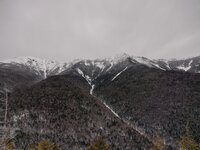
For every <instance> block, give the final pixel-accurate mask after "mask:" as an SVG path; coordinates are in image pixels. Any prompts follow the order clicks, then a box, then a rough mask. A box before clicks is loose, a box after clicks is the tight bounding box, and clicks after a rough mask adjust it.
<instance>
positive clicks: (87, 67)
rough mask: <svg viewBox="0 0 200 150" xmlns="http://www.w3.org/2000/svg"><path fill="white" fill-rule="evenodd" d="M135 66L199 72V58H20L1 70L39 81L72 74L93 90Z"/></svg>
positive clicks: (2, 64)
mask: <svg viewBox="0 0 200 150" xmlns="http://www.w3.org/2000/svg"><path fill="white" fill-rule="evenodd" d="M133 65H145V66H147V67H150V68H155V69H160V70H163V71H167V70H175V71H187V72H192V73H200V57H193V58H188V59H182V60H164V59H158V60H151V59H148V58H145V57H138V56H131V55H128V54H125V53H123V54H119V55H116V56H113V57H109V58H103V59H95V60H75V61H72V62H65V63H60V62H57V61H52V60H46V59H40V58H34V57H17V58H13V59H7V60H3V61H0V70H1V71H2V72H4V74H5V72H7V74H8V75H10V74H13V72H15V73H17V74H18V75H22V76H23V78H25V79H26V78H28V77H27V76H26V75H27V74H28V73H29V76H30V75H32V76H34V77H36V78H37V80H41V79H45V78H47V77H48V76H52V75H58V74H71V73H72V72H73V73H74V74H76V75H78V76H80V77H83V78H84V79H85V80H86V81H87V82H88V84H89V85H90V86H91V87H94V82H95V81H96V79H97V78H100V77H101V76H103V75H105V74H112V77H111V80H114V79H115V78H116V77H117V76H119V75H120V74H121V73H122V72H123V71H125V70H126V69H128V68H129V67H131V66H133ZM34 81H35V80H34Z"/></svg>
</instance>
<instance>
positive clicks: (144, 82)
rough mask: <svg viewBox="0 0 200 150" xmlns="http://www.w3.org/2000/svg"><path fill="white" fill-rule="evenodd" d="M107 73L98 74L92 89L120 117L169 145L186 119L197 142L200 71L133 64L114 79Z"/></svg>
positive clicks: (183, 128) (182, 128)
mask: <svg viewBox="0 0 200 150" xmlns="http://www.w3.org/2000/svg"><path fill="white" fill-rule="evenodd" d="M110 76H113V75H109V74H108V75H105V76H102V77H101V78H99V79H98V80H97V81H96V82H97V83H99V84H97V85H96V86H95V89H94V91H93V93H94V95H96V96H97V97H100V98H101V99H103V100H104V101H105V102H106V103H107V104H108V105H109V106H110V107H112V108H113V109H114V111H115V112H116V113H117V114H118V115H119V116H120V117H121V118H123V119H124V120H127V121H129V122H131V123H132V124H136V125H138V126H139V127H140V128H141V129H143V131H144V132H145V133H146V134H148V135H150V136H151V135H152V136H154V135H156V134H160V135H161V136H162V137H163V138H164V139H165V140H166V143H168V144H172V145H173V144H174V143H172V141H173V140H172V138H173V139H174V140H178V139H179V138H180V136H182V135H183V134H184V132H185V127H186V124H187V123H189V126H190V132H191V134H192V135H193V136H194V137H195V139H196V141H197V142H198V143H199V142H200V139H199V137H200V134H199V133H200V130H199V125H200V119H199V118H200V116H199V114H200V109H199V107H200V101H199V98H200V94H199V93H200V90H199V89H200V75H199V74H192V73H183V72H176V71H162V70H160V69H154V68H149V67H146V66H143V65H133V66H131V67H129V68H128V69H126V70H125V71H124V72H123V73H121V74H120V76H118V77H117V78H116V79H115V80H112V78H111V77H110Z"/></svg>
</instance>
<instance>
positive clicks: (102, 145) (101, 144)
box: [87, 137, 110, 150]
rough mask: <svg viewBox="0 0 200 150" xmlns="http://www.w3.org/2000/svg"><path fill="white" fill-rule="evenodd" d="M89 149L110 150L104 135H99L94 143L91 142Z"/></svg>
mask: <svg viewBox="0 0 200 150" xmlns="http://www.w3.org/2000/svg"><path fill="white" fill-rule="evenodd" d="M87 150H110V148H109V146H108V145H107V144H106V142H105V141H104V140H103V138H102V137H98V138H97V139H96V140H95V142H94V143H93V144H91V145H90V146H89V147H88V148H87Z"/></svg>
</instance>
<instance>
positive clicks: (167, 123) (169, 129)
mask: <svg viewBox="0 0 200 150" xmlns="http://www.w3.org/2000/svg"><path fill="white" fill-rule="evenodd" d="M184 72H191V73H184ZM198 73H200V57H193V58H188V59H182V60H163V59H158V60H151V59H148V58H145V57H137V56H130V55H127V54H121V55H117V56H114V57H110V58H103V59H95V60H75V61H72V62H67V63H59V62H56V61H51V60H44V59H38V58H33V57H18V58H14V59H10V60H4V61H0V88H2V87H4V86H6V88H7V89H9V90H10V91H9V94H10V95H11V96H12V98H11V100H9V107H10V108H9V109H10V111H9V113H10V114H11V115H10V116H13V118H10V119H11V121H14V123H13V124H17V126H16V127H17V128H19V129H20V130H21V131H23V132H24V133H23V134H24V135H23V136H21V137H22V138H21V139H19V138H18V137H17V140H19V141H20V140H22V141H24V140H25V141H26V140H27V139H26V137H27V136H26V134H29V133H33V132H34V133H35V137H34V138H32V137H31V140H32V139H34V140H35V139H38V137H43V136H49V137H52V138H54V136H55V135H56V136H58V137H59V139H63V141H59V144H61V145H63V143H64V144H65V149H66V147H67V146H69V145H70V143H71V144H72V143H74V141H76V142H78V143H80V145H82V146H85V145H87V144H88V141H89V140H90V139H91V137H92V138H95V136H94V133H95V134H96V133H99V131H100V133H103V134H104V133H106V135H105V137H106V138H108V139H106V140H107V141H108V142H109V141H110V137H112V136H113V137H119V136H122V137H120V138H113V139H118V140H117V141H113V140H111V142H113V143H114V144H117V145H118V146H120V147H121V148H119V149H124V147H126V144H127V143H128V142H124V139H123V138H124V137H125V138H126V139H129V136H135V135H136V137H140V138H146V137H149V138H148V139H151V137H154V135H157V133H159V134H160V136H161V137H162V138H163V139H164V141H165V143H167V144H168V145H169V146H173V147H177V143H176V140H174V138H176V137H179V136H181V135H182V133H184V129H185V127H184V125H185V123H186V122H187V121H188V120H191V123H192V127H193V128H192V129H194V131H195V132H193V130H192V133H193V136H194V137H196V141H200V139H199V133H200V132H199V128H198V127H199V124H200V122H199V119H198V118H199V116H198V115H196V114H199V93H200V91H199V89H200V88H199V86H200V85H199V81H200V76H199V74H198ZM50 76H52V77H50ZM46 78H47V79H46ZM13 89H14V90H13ZM94 106H95V107H94ZM44 110H45V111H44ZM27 112H29V113H27ZM104 112H105V114H104ZM21 114H26V115H27V116H26V117H21ZM28 114H30V115H28ZM99 114H100V116H99ZM35 116H37V117H35ZM88 116H89V121H88ZM99 117H100V118H99ZM27 118H28V119H27ZM44 118H45V119H44ZM82 118H83V119H82ZM111 118H113V119H111ZM118 119H119V120H120V121H121V122H122V125H121V124H119V125H117V124H118ZM55 120H56V124H55ZM61 120H62V121H61ZM63 120H64V121H63ZM35 121H36V122H37V123H35ZM91 121H92V122H93V123H92V124H91ZM85 123H86V124H85ZM104 123H105V124H104ZM116 123H117V124H116ZM44 125H45V126H44ZM55 126H56V127H55ZM27 127H28V128H27ZM119 127H120V128H119ZM121 128H122V129H121ZM130 128H131V129H132V130H133V131H135V130H136V131H137V134H132V133H131V134H130V135H128V137H126V135H127V134H126V132H127V129H130ZM24 129H25V130H24ZM33 129H34V130H33ZM52 129H55V130H54V132H53V133H52V132H49V131H52ZM80 129H81V130H80ZM88 131H90V132H91V133H90V132H88ZM119 131H120V132H119ZM121 131H123V132H121ZM196 131H197V132H196ZM19 133H22V132H19ZM44 133H45V134H46V135H45V134H44ZM61 133H64V134H61ZM77 133H84V135H83V138H84V139H83V138H82V134H81V138H80V139H78V140H77V137H79V135H78V134H77ZM107 133H109V134H107ZM118 133H119V134H118ZM121 133H122V134H121ZM138 134H139V135H138ZM66 135H68V136H69V137H70V138H69V137H68V136H67V137H66ZM143 135H145V136H144V137H143ZM71 139H73V140H71ZM126 139H125V140H126ZM130 139H131V141H130V143H128V144H132V143H134V142H133V141H134V140H132V137H131V138H130ZM148 139H146V140H147V143H145V144H144V142H143V140H142V139H139V140H136V141H140V144H139V147H141V145H142V144H144V147H146V146H147V147H148V146H150V145H149V144H148ZM56 140H57V139H56ZM66 141H67V142H66ZM83 141H84V143H86V144H85V145H83ZM141 141H142V142H141ZM149 142H151V140H150V141H149ZM21 143H23V142H21ZM66 143H67V144H66ZM119 143H120V144H119ZM141 143H142V144H141ZM123 144H125V145H123ZM22 146H23V145H22ZM114 146H115V145H114ZM127 149H130V148H127ZM147 149H149V148H147ZM172 149H173V148H172Z"/></svg>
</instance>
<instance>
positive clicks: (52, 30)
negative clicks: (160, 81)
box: [0, 0, 200, 61]
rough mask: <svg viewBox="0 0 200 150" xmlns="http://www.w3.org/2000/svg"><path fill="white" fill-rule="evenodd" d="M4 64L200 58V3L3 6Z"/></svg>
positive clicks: (31, 1) (92, 1)
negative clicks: (120, 56) (29, 59)
mask: <svg viewBox="0 0 200 150" xmlns="http://www.w3.org/2000/svg"><path fill="white" fill-rule="evenodd" d="M0 52H1V55H0V59H4V58H10V57H15V56H26V55H28V56H35V57H42V58H49V59H55V60H62V61H65V60H69V59H70V60H71V59H74V58H97V57H105V56H109V55H114V54H116V53H121V52H126V53H129V54H131V55H140V56H146V57H149V58H182V57H190V56H195V55H200V1H199V0H162V1H161V0H151V1H149V0H125V1H122V0H109V1H108V0H84V1H83V0H59V1H56V0H17V1H14V0H1V1H0Z"/></svg>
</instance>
